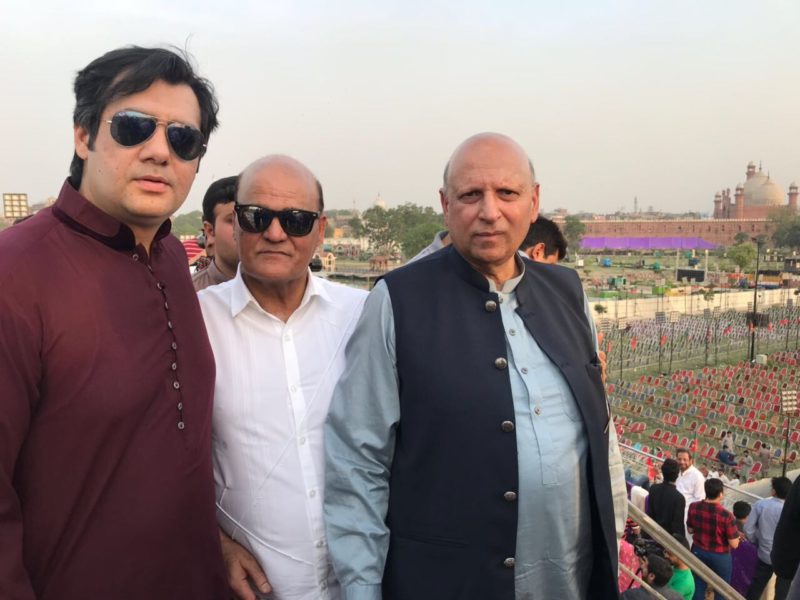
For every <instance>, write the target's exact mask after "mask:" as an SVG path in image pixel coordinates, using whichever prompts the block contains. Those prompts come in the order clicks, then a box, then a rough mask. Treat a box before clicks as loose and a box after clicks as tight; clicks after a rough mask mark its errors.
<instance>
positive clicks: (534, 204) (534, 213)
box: [531, 181, 539, 223]
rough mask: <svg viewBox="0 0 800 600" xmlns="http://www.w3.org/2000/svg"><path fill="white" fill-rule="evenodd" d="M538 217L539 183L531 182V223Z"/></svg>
mask: <svg viewBox="0 0 800 600" xmlns="http://www.w3.org/2000/svg"><path fill="white" fill-rule="evenodd" d="M538 218H539V183H538V182H536V181H534V182H533V202H532V204H531V223H533V222H534V221H535V220H536V219H538Z"/></svg>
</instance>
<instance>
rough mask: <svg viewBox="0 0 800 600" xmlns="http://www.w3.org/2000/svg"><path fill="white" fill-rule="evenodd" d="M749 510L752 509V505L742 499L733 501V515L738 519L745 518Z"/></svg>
mask: <svg viewBox="0 0 800 600" xmlns="http://www.w3.org/2000/svg"><path fill="white" fill-rule="evenodd" d="M751 510H753V507H752V506H750V503H749V502H745V501H744V500H737V501H736V502H734V503H733V516H734V517H736V518H737V519H739V520H741V519H745V518H747V517H748V516H749V515H750V511H751Z"/></svg>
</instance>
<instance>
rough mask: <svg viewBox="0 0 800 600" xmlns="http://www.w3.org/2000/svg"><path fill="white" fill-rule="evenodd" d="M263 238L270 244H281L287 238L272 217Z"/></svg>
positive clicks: (281, 227) (276, 220)
mask: <svg viewBox="0 0 800 600" xmlns="http://www.w3.org/2000/svg"><path fill="white" fill-rule="evenodd" d="M264 237H265V238H266V239H267V240H269V241H270V242H282V241H283V240H285V239H286V238H287V237H288V236H287V235H286V232H285V231H284V230H283V226H282V225H281V222H280V220H279V219H278V217H277V216H274V217H272V221H270V224H269V227H267V228H266V229H265V230H264Z"/></svg>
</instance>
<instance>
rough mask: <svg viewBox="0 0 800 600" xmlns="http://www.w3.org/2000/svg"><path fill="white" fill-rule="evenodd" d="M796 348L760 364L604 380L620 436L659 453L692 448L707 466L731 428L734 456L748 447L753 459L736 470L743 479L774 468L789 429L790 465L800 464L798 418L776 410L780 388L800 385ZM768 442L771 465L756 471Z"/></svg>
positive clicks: (712, 462) (738, 458)
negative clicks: (616, 380) (632, 380)
mask: <svg viewBox="0 0 800 600" xmlns="http://www.w3.org/2000/svg"><path fill="white" fill-rule="evenodd" d="M798 356H800V353H798V352H796V351H790V352H778V353H775V354H773V355H771V356H770V357H769V365H770V366H767V367H762V366H759V365H753V364H750V363H747V362H743V363H739V364H737V365H731V366H725V367H720V368H712V367H706V368H703V369H700V370H697V371H693V370H680V371H676V372H674V373H673V374H672V375H671V376H651V375H643V376H641V377H640V378H639V379H638V381H634V382H616V383H610V384H609V385H608V394H609V400H610V402H611V406H612V411H613V415H614V417H613V418H614V423H615V426H616V429H617V434H618V436H619V438H620V441H622V442H623V443H626V444H629V445H631V446H633V445H636V444H639V445H640V448H641V450H642V451H644V452H649V453H652V454H655V455H656V456H659V457H668V456H671V455H672V454H674V452H675V450H676V449H677V448H681V447H686V448H690V449H693V450H694V452H695V455H696V457H698V458H701V459H702V460H705V461H706V462H707V463H708V464H709V465H711V466H721V463H719V462H718V452H719V449H720V443H721V441H720V437H721V436H722V434H723V432H725V431H731V432H732V435H733V439H734V443H735V446H736V447H735V449H734V453H735V460H736V461H737V462H739V461H741V459H742V451H743V450H744V449H748V450H750V454H751V456H752V457H753V459H754V461H755V462H754V465H753V466H752V468H750V470H749V471H747V472H745V471H744V470H742V471H741V474H742V476H743V477H745V478H746V480H747V481H750V480H755V479H758V478H760V477H764V476H767V475H769V474H771V473H773V472H777V470H778V469H779V465H780V463H781V462H782V461H783V459H784V457H783V447H784V439H785V438H784V436H785V434H786V428H787V427H789V428H790V430H789V450H788V453H787V456H786V461H787V463H789V468H793V466H794V467H796V466H798V465H796V464H795V463H797V462H798V454H799V453H800V419H798V418H794V419H787V418H785V417H783V416H782V415H781V412H780V402H781V391H782V390H784V389H798V387H800V366H798ZM762 444H769V445H770V447H771V451H770V452H771V465H770V466H771V469H767V471H768V472H766V473H764V472H762V471H761V469H762V467H761V463H759V462H758V460H759V459H758V450H759V449H760V447H761V445H762Z"/></svg>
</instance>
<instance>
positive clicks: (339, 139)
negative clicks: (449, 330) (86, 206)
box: [0, 0, 800, 213]
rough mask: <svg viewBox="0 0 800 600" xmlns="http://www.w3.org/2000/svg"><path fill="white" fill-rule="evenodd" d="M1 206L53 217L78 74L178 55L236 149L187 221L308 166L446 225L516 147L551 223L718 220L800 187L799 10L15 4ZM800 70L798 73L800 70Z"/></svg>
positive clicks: (2, 76) (343, 191)
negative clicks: (768, 190) (731, 198)
mask: <svg viewBox="0 0 800 600" xmlns="http://www.w3.org/2000/svg"><path fill="white" fill-rule="evenodd" d="M0 7H2V13H1V14H2V15H3V17H4V18H3V19H2V20H0V34H2V38H0V39H2V42H0V44H2V49H3V56H4V60H3V61H0V80H2V81H3V82H4V83H5V87H4V93H3V96H4V102H3V106H4V109H5V119H4V123H5V128H4V129H5V132H6V140H5V143H4V144H3V147H2V151H1V153H0V192H26V193H28V196H29V202H30V203H36V202H40V201H43V200H45V199H46V198H47V197H49V196H56V195H57V194H58V191H59V189H60V187H61V185H62V183H63V180H64V178H65V177H66V175H67V170H68V166H69V162H70V159H71V157H72V121H71V114H72V109H73V105H74V99H73V96H72V89H71V87H72V82H73V79H74V76H75V73H76V72H77V71H78V70H79V69H80V68H82V67H84V66H85V65H86V64H87V63H88V62H90V61H91V60H93V59H94V58H96V57H97V56H99V55H100V54H102V53H104V52H106V51H108V50H111V49H113V48H116V47H119V46H122V45H127V44H131V43H133V44H139V45H146V46H151V45H165V44H174V45H177V46H179V47H185V48H186V49H187V50H188V51H189V52H190V53H191V54H192V56H193V57H194V59H195V61H196V63H197V65H198V70H199V72H200V73H201V74H202V75H203V76H205V77H207V78H209V79H210V80H211V81H212V83H213V84H214V86H215V88H216V91H217V95H218V98H219V101H220V107H221V110H220V114H219V118H220V122H221V126H220V129H219V130H218V132H217V133H216V134H214V135H213V136H212V138H211V141H210V143H209V150H208V154H207V155H206V157H205V158H204V159H203V161H202V164H201V166H200V173H199V174H198V176H197V178H196V180H195V183H194V186H193V188H192V191H191V193H190V195H189V197H188V199H187V201H186V203H185V204H184V206H183V207H182V209H181V211H180V212H189V211H191V210H197V209H199V208H200V202H201V199H202V196H203V194H204V192H205V190H206V188H207V187H208V185H209V184H210V183H211V182H212V181H213V180H214V179H217V178H220V177H223V176H227V175H231V174H235V173H237V172H239V171H241V170H242V169H243V168H244V167H245V166H246V165H247V164H248V163H249V162H251V161H253V160H254V159H256V158H258V157H259V156H262V155H264V154H269V153H275V152H280V153H285V154H289V155H292V156H294V157H296V158H297V159H299V160H301V161H302V162H304V163H305V164H307V165H308V166H309V167H310V168H311V169H312V170H313V171H314V172H315V173H316V175H317V176H318V177H319V179H320V181H321V182H322V185H323V187H324V189H325V197H326V206H328V207H329V208H340V209H341V208H352V207H353V206H355V207H356V208H358V209H360V210H363V209H365V208H368V207H369V206H371V205H372V204H373V202H374V201H375V199H376V198H377V196H378V195H379V194H380V196H381V197H382V198H383V200H384V201H385V202H386V203H387V205H388V206H389V207H394V206H397V205H399V204H401V203H404V202H414V203H416V204H420V205H424V206H434V207H438V195H437V190H438V188H439V186H440V183H441V172H442V168H443V166H444V164H445V162H446V160H447V158H448V157H449V155H450V153H451V152H452V150H453V149H454V148H455V146H456V145H457V144H458V143H459V142H460V141H462V140H463V139H464V138H466V137H467V136H469V135H471V134H473V133H476V132H479V131H487V130H488V131H500V132H503V133H506V134H508V135H510V136H511V137H513V138H515V139H516V140H517V141H519V142H520V143H521V144H522V145H523V146H524V147H525V148H526V150H527V151H528V152H529V154H530V156H531V159H532V160H533V162H534V165H535V166H536V170H537V175H538V178H539V180H540V182H541V185H542V207H543V208H544V209H545V210H547V211H552V210H554V209H556V208H566V209H568V210H569V211H570V212H579V211H592V212H601V213H604V212H614V211H616V210H619V209H621V208H622V209H624V210H628V211H630V210H633V199H634V197H637V198H638V204H639V208H640V209H641V210H646V209H647V208H648V207H649V206H652V207H653V208H654V209H655V210H662V211H666V212H684V211H690V210H692V211H696V212H700V213H709V212H710V211H711V210H712V209H713V198H714V194H715V193H716V192H717V191H720V190H722V189H725V188H731V189H733V188H734V187H735V186H736V184H737V183H740V182H742V181H744V178H745V175H744V172H745V167H746V165H747V163H748V162H749V161H750V160H753V161H755V162H756V164H758V162H759V161H761V163H762V164H763V168H764V171H765V172H766V171H769V173H770V174H771V176H772V178H773V180H775V181H776V182H777V183H778V184H779V185H780V186H781V188H783V190H784V192H786V191H787V190H788V187H789V183H790V182H791V181H800V152H798V151H797V150H796V149H795V150H792V148H794V147H795V146H796V144H797V139H798V138H799V137H800V135H798V134H800V120H798V118H797V113H798V108H797V102H798V100H797V98H798V97H799V96H798V81H797V78H798V74H800V69H798V67H799V66H800V59H798V55H799V54H800V53H798V50H797V48H796V47H795V46H796V45H797V40H798V36H797V33H796V26H797V24H798V23H800V20H798V17H800V5H798V4H795V3H789V2H763V3H753V2H748V3H745V2H726V1H723V0H714V1H708V2H704V3H702V4H698V3H690V2H686V1H679V2H672V3H669V4H667V3H640V2H635V1H628V2H607V1H604V2H571V3H547V4H541V5H540V4H538V3H523V2H506V3H504V5H503V6H499V7H498V6H492V7H488V6H486V5H484V4H483V3H480V2H470V1H467V2H462V3H459V4H458V5H448V4H447V3H443V2H425V3H422V2H384V3H380V5H376V3H371V2H366V1H361V0H359V1H355V0H350V1H345V2H339V3H335V4H334V3H326V2H323V1H320V0H317V1H314V2H288V1H280V2H268V3H263V4H262V3H257V2H240V3H229V4H226V5H219V4H218V3H212V2H207V1H199V2H192V3H188V2H182V1H180V0H179V1H178V2H177V3H173V4H171V5H170V6H167V7H165V6H163V5H161V4H157V3H156V2H153V1H152V0H146V1H144V2H139V3H136V5H129V4H120V5H119V6H116V5H99V6H95V7H91V8H89V7H81V6H76V5H74V4H64V3H58V2H53V1H52V0H45V1H43V2H40V3H36V4H33V3H25V4H23V3H18V2H8V1H5V0H0ZM792 57H794V58H792Z"/></svg>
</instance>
